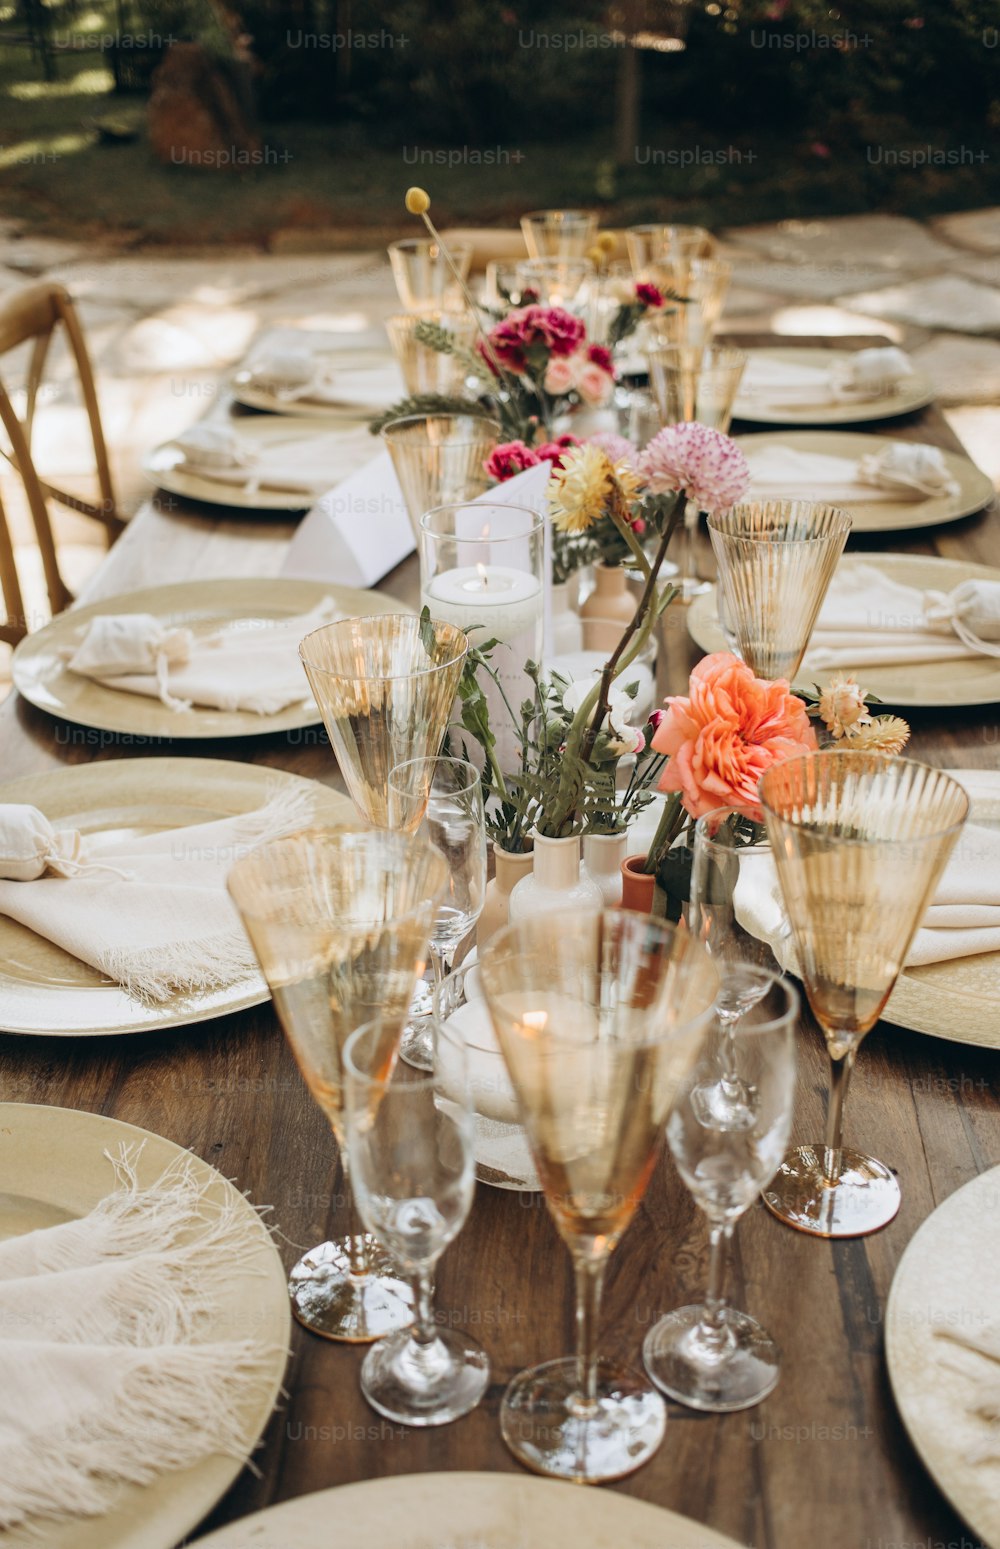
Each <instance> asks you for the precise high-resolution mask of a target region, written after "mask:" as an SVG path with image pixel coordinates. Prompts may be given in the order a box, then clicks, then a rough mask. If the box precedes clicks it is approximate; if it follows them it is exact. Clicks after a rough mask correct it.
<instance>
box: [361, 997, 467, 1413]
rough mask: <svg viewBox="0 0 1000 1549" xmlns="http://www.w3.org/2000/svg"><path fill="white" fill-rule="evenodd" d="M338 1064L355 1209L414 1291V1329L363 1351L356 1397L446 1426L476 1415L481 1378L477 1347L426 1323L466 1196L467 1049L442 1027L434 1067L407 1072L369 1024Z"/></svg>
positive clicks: (387, 1039)
mask: <svg viewBox="0 0 1000 1549" xmlns="http://www.w3.org/2000/svg"><path fill="white" fill-rule="evenodd" d="M344 1067H345V1072H346V1086H347V1143H348V1149H349V1152H350V1157H351V1171H352V1174H353V1176H354V1185H355V1190H356V1193H357V1200H358V1209H359V1210H360V1212H361V1215H362V1218H363V1219H364V1221H365V1224H366V1226H367V1227H368V1229H369V1231H370V1232H372V1233H373V1234H374V1235H375V1237H377V1239H378V1241H379V1242H380V1243H381V1244H382V1246H383V1248H384V1249H385V1250H386V1252H387V1253H389V1254H390V1255H391V1256H392V1258H393V1260H394V1262H395V1263H397V1264H399V1265H401V1266H402V1268H403V1269H405V1270H406V1272H407V1273H408V1274H409V1275H410V1277H411V1279H412V1282H413V1303H414V1320H413V1327H412V1329H402V1330H400V1331H399V1332H397V1333H395V1334H390V1335H389V1336H388V1337H387V1338H385V1339H382V1340H380V1341H379V1343H378V1344H377V1345H374V1346H373V1347H372V1349H371V1350H370V1351H369V1352H368V1354H367V1356H366V1357H365V1360H364V1363H363V1365H362V1367H361V1391H362V1392H363V1393H364V1395H365V1397H366V1399H367V1400H368V1402H369V1403H370V1404H371V1406H372V1408H373V1409H377V1410H378V1412H379V1414H383V1415H386V1416H387V1417H388V1418H389V1419H390V1420H398V1421H401V1422H402V1423H403V1424H405V1425H416V1426H428V1425H444V1424H446V1423H447V1421H449V1420H457V1419H458V1417H459V1416H460V1415H464V1414H468V1412H469V1410H470V1409H474V1408H475V1406H476V1405H477V1404H478V1403H479V1400H480V1399H481V1398H482V1396H483V1394H484V1393H485V1391H486V1387H487V1384H488V1383H489V1380H490V1364H489V1360H488V1358H487V1356H486V1352H485V1351H484V1350H483V1348H482V1346H481V1345H479V1344H478V1343H477V1341H476V1340H474V1339H470V1338H469V1336H468V1335H466V1334H461V1333H459V1331H458V1330H457V1329H453V1328H448V1329H442V1328H441V1327H440V1326H439V1325H438V1323H437V1322H436V1320H435V1317H434V1289H433V1275H434V1268H435V1266H436V1264H437V1262H438V1260H439V1259H440V1257H441V1255H442V1253H443V1252H444V1250H445V1249H446V1248H447V1247H448V1244H449V1243H451V1242H453V1241H454V1239H455V1238H456V1237H457V1236H458V1234H459V1232H460V1231H461V1229H462V1227H463V1226H464V1224H465V1220H466V1217H467V1216H468V1214H469V1208H470V1206H471V1204H472V1196H473V1192H474V1190H475V1166H474V1162H473V1134H474V1125H475V1115H474V1111H473V1107H472V1101H471V1096H470V1092H469V1082H468V1073H467V1061H466V1052H465V1045H464V1043H463V1041H462V1039H461V1038H460V1037H456V1036H455V1035H454V1034H452V1033H450V1032H449V1031H448V1029H447V1028H445V1027H440V1026H439V1027H438V1028H436V1030H435V1037H434V1042H433V1048H432V1057H431V1069H430V1070H429V1071H422V1070H415V1069H414V1068H413V1067H412V1066H409V1065H407V1064H405V1063H404V1062H403V1061H402V1060H397V1059H396V1057H395V1040H394V1038H393V1036H392V1030H391V1029H390V1030H389V1032H388V1035H387V1032H386V1029H385V1028H384V1026H383V1025H382V1024H381V1023H379V1022H373V1023H369V1024H368V1025H367V1026H364V1027H360V1028H358V1030H357V1032H355V1033H354V1034H353V1035H352V1036H351V1038H350V1039H349V1040H348V1043H347V1047H346V1049H345V1051H344Z"/></svg>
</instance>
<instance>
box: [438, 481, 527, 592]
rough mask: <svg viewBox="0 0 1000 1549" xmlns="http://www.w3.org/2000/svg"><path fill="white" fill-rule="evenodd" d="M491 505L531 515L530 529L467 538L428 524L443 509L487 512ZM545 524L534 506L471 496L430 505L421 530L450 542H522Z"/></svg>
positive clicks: (475, 534)
mask: <svg viewBox="0 0 1000 1549" xmlns="http://www.w3.org/2000/svg"><path fill="white" fill-rule="evenodd" d="M490 506H497V507H499V508H500V509H501V510H503V511H519V512H520V513H521V514H522V516H530V518H531V525H530V527H529V528H528V531H527V532H510V533H500V534H497V535H496V536H493V535H492V534H490V533H487V534H486V536H485V537H484V536H482V534H478V533H470V534H469V536H468V537H467V538H466V537H462V536H460V535H459V534H457V533H453V532H437V531H436V530H435V529H434V528H432V527H430V526H429V525H428V524H429V520H430V518H431V517H434V516H437V515H438V514H439V513H440V512H442V511H471V510H482V511H484V512H485V511H487V510H488V509H489V508H490ZM544 526H545V517H544V516H543V515H542V513H541V512H540V511H538V510H536V508H535V507H534V506H522V505H519V504H515V502H514V501H512V500H493V501H490V500H476V499H473V498H471V497H470V498H469V499H468V500H445V501H443V502H442V504H441V505H439V506H429V507H428V509H427V510H426V511H425V512H424V514H423V516H422V517H421V518H420V530H421V532H425V533H426V534H427V536H428V537H429V538H441V539H443V540H444V541H445V542H448V543H490V544H494V543H497V544H499V543H522V542H523V541H524V539H525V538H533V537H535V535H536V534H537V533H539V532H541V531H542V529H543V528H544ZM525 574H528V572H527V571H525Z"/></svg>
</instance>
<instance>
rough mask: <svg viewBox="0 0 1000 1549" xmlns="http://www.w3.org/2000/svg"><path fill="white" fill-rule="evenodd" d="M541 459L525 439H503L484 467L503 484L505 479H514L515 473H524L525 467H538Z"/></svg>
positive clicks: (492, 477)
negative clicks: (526, 443)
mask: <svg viewBox="0 0 1000 1549" xmlns="http://www.w3.org/2000/svg"><path fill="white" fill-rule="evenodd" d="M541 460H542V459H541V457H540V456H539V455H538V453H537V452H533V451H532V450H531V447H530V446H526V445H525V443H524V442H523V441H502V442H501V443H500V445H499V446H495V447H494V448H493V450H492V452H491V453H490V455H489V457H487V459H486V461H485V462H484V463H483V467H484V468H485V469H486V472H487V473H488V475H489V477H490V478H491V479H496V481H497V483H498V484H502V483H503V482H504V480H505V479H512V478H513V477H514V475H515V473H523V472H524V470H525V468H535V467H537V466H538V464H539V463H540V462H541Z"/></svg>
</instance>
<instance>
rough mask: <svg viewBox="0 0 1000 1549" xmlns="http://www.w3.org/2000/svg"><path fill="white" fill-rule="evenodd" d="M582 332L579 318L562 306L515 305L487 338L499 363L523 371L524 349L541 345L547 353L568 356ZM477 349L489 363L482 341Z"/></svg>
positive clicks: (574, 348) (575, 346)
mask: <svg viewBox="0 0 1000 1549" xmlns="http://www.w3.org/2000/svg"><path fill="white" fill-rule="evenodd" d="M586 332H587V330H586V328H585V327H584V326H583V324H582V323H581V321H580V319H579V318H578V317H574V316H573V314H572V313H571V312H564V311H563V309H562V307H538V306H528V307H515V309H514V310H513V312H508V313H507V316H506V317H505V318H504V319H503V320H502V322H499V323H497V324H496V326H495V327H494V328H491V330H490V333H489V341H490V344H491V346H492V348H493V353H494V355H495V356H496V358H497V359H498V360H499V362H500V364H501V365H502V366H507V367H508V368H509V369H510V370H511V371H517V372H522V371H525V370H527V366H528V351H529V350H530V349H531V348H532V347H533V346H537V345H542V346H543V347H544V348H545V349H546V350H547V351H548V353H549V355H572V354H573V352H574V350H576V349H577V347H578V346H579V345H580V344H582V342H583V340H584V338H585V336H586ZM479 352H480V354H481V355H482V356H483V358H484V359H485V360H486V361H487V363H489V356H488V355H487V354H486V352H485V350H484V349H483V348H482V344H480V346H479Z"/></svg>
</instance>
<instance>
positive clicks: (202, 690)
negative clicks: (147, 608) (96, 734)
mask: <svg viewBox="0 0 1000 1549" xmlns="http://www.w3.org/2000/svg"><path fill="white" fill-rule="evenodd" d="M342 617H343V615H342V614H341V613H339V612H338V611H337V609H336V607H335V606H334V604H333V602H332V601H330V600H329V599H326V600H324V601H323V602H321V603H319V604H318V605H317V606H316V607H315V608H313V609H312V610H311V611H310V612H309V613H298V614H295V615H294V616H293V617H292V618H283V619H268V618H245V619H231V620H229V621H228V622H227V623H225V624H223V625H222V626H221V628H219V629H217V630H215V631H214V632H213V633H212V634H210V635H208V636H197V635H195V634H194V633H193V632H192V631H191V630H189V629H167V628H166V627H165V626H164V625H163V624H162V623H161V622H160V621H159V620H158V619H156V618H154V617H153V615H152V614H149V613H116V614H102V615H100V616H98V617H97V618H94V619H91V621H90V623H89V624H88V625H87V626H86V629H85V630H84V633H83V635H82V636H81V638H80V640H79V642H78V643H77V645H76V646H74V647H72V648H67V652H66V664H67V666H68V668H69V670H70V671H71V672H77V673H80V674H81V675H82V676H83V677H87V678H94V679H95V680H96V681H97V682H98V683H103V684H104V685H105V687H107V688H116V689H121V690H122V692H123V693H126V694H144V695H146V696H147V697H148V698H151V699H159V700H161V701H162V702H163V704H165V705H166V706H167V707H168V709H170V710H189V709H190V708H191V706H192V705H204V706H206V707H207V708H209V709H212V710H229V711H233V710H246V711H250V712H252V713H254V714H256V715H277V714H278V712H279V711H281V710H284V709H285V708H286V707H287V706H288V705H296V704H303V703H304V702H305V701H306V700H307V699H309V697H310V694H309V684H308V682H307V680H306V676H305V673H304V672H303V670H302V663H301V661H300V660H299V642H300V641H301V640H304V639H305V637H306V635H308V634H311V632H312V631H313V630H314V629H319V628H320V627H321V626H322V625H323V624H331V623H333V622H334V621H335V620H336V619H339V618H342Z"/></svg>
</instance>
